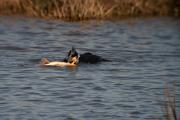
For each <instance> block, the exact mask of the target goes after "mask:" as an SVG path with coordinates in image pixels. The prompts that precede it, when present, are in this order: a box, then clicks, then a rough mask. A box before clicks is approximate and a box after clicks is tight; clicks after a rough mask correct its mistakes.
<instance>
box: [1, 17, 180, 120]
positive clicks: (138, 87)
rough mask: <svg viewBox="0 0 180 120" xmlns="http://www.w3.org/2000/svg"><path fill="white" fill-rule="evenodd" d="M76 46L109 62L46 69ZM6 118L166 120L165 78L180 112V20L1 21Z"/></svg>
mask: <svg viewBox="0 0 180 120" xmlns="http://www.w3.org/2000/svg"><path fill="white" fill-rule="evenodd" d="M71 46H74V47H76V48H77V50H78V51H79V52H80V53H84V52H92V53H94V54H97V55H100V56H102V57H104V58H106V59H109V60H111V62H103V63H100V64H96V65H93V64H80V65H79V66H78V67H76V68H57V67H56V68H53V67H50V68H49V67H42V66H40V65H39V61H40V59H41V58H43V57H47V58H49V59H50V60H62V59H63V58H64V56H65V54H66V52H67V51H68V50H69V49H70V48H71ZM0 60H1V63H0V65H1V67H0V117H1V118H0V119H1V120H9V119H10V120H11V119H12V120H14V119H16V120H32V119H34V120H134V119H137V120H144V119H146V120H147V119H150V120H155V119H163V113H162V108H161V106H160V104H161V102H160V101H159V99H163V88H164V83H165V81H166V82H168V83H169V84H172V83H173V81H176V100H177V105H176V106H177V112H178V113H180V20H178V19H172V18H153V19H152V18H151V19H134V20H122V21H114V22H110V21H89V22H83V23H77V22H73V23H68V22H63V21H58V20H41V19H36V18H34V19H32V18H22V17H16V18H15V17H1V18H0Z"/></svg>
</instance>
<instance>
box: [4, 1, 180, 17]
mask: <svg viewBox="0 0 180 120" xmlns="http://www.w3.org/2000/svg"><path fill="white" fill-rule="evenodd" d="M179 13H180V2H179V0H0V14H1V15H13V14H24V15H27V16H37V17H43V18H58V19H66V20H84V19H111V18H122V17H129V16H154V15H176V16H179V15H180V14H179Z"/></svg>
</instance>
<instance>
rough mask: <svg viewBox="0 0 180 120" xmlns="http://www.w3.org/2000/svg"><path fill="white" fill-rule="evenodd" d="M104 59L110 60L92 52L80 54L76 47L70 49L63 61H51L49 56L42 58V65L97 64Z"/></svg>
mask: <svg viewBox="0 0 180 120" xmlns="http://www.w3.org/2000/svg"><path fill="white" fill-rule="evenodd" d="M102 61H108V60H106V59H104V58H102V57H100V56H97V55H94V54H92V53H90V52H86V53H83V54H79V53H78V52H77V51H76V49H75V48H74V47H72V48H71V50H69V52H68V53H67V55H66V57H65V58H64V59H63V61H49V60H48V59H47V58H43V59H42V60H41V65H45V66H59V67H64V66H68V67H70V66H77V65H78V64H79V63H90V64H96V63H99V62H102Z"/></svg>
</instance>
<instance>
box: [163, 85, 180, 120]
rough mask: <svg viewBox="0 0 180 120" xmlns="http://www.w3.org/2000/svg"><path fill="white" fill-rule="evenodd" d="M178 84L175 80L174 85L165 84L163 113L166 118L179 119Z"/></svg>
mask: <svg viewBox="0 0 180 120" xmlns="http://www.w3.org/2000/svg"><path fill="white" fill-rule="evenodd" d="M175 94H176V85H175V82H174V85H173V87H172V88H171V89H170V87H168V86H167V84H165V89H164V100H163V101H164V103H163V106H162V108H163V113H164V117H165V119H166V120H178V117H177V111H176V96H175Z"/></svg>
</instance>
